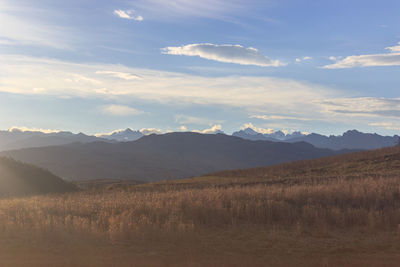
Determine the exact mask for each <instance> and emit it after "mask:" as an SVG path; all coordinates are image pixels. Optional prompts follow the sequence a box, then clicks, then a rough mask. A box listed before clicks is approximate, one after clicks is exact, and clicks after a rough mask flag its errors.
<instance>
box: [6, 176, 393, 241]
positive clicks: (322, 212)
mask: <svg viewBox="0 0 400 267" xmlns="http://www.w3.org/2000/svg"><path fill="white" fill-rule="evenodd" d="M399 224H400V179H398V178H364V179H353V180H348V179H345V178H343V179H340V178H338V179H336V180H334V181H332V180H330V181H325V182H316V183H314V184H310V183H305V184H295V185H285V184H275V185H270V186H265V185H253V186H229V187H220V188H200V189H197V188H189V189H179V190H174V189H173V187H169V189H168V190H149V191H146V190H143V191H138V190H132V191H129V190H128V191H123V190H110V191H107V190H105V191H101V192H100V191H93V192H80V193H69V194H61V195H48V196H37V197H31V198H14V199H1V200H0V233H7V232H16V231H18V232H24V231H25V232H31V233H32V232H36V233H42V234H43V235H46V234H52V233H54V232H67V233H75V234H88V235H93V236H98V237H102V238H107V239H110V240H129V239H131V238H135V237H137V236H140V235H144V234H146V233H151V232H155V231H158V232H160V231H161V232H164V233H168V232H169V233H174V234H176V233H188V232H193V231H196V229H205V228H207V229H214V228H215V229H222V228H224V229H226V228H229V227H240V226H251V225H254V226H258V227H259V226H265V227H274V226H279V227H288V228H292V229H301V230H302V231H309V230H311V229H314V230H315V229H324V230H341V229H343V230H352V229H362V230H363V231H371V232H377V231H393V232H395V231H397V230H398V227H399ZM314 230H313V231H314Z"/></svg>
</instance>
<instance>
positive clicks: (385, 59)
mask: <svg viewBox="0 0 400 267" xmlns="http://www.w3.org/2000/svg"><path fill="white" fill-rule="evenodd" d="M386 50H388V51H389V53H385V54H371V55H358V56H348V57H345V58H343V59H336V58H335V57H330V59H331V60H334V61H336V62H335V63H334V64H330V65H326V66H324V67H323V68H324V69H347V68H356V67H385V66H400V42H399V45H397V46H391V47H386Z"/></svg>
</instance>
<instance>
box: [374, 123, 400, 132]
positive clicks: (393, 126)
mask: <svg viewBox="0 0 400 267" xmlns="http://www.w3.org/2000/svg"><path fill="white" fill-rule="evenodd" d="M369 125H370V126H374V127H380V128H385V129H387V130H395V131H400V122H374V123H370V124H369Z"/></svg>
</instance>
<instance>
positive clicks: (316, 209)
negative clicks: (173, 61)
mask: <svg viewBox="0 0 400 267" xmlns="http://www.w3.org/2000/svg"><path fill="white" fill-rule="evenodd" d="M399 162H400V148H389V149H383V150H378V151H374V152H362V153H358V154H352V155H345V156H339V157H333V158H328V159H321V160H314V161H305V162H299V163H289V164H284V165H280V166H276V167H271V168H259V169H251V170H239V171H234V172H224V173H218V174H214V175H213V176H210V177H199V178H195V179H186V180H179V181H165V182H160V183H155V184H142V185H129V186H128V185H126V186H122V185H118V186H114V185H110V186H106V187H102V188H96V189H93V190H85V191H81V192H75V193H65V194H57V195H45V196H35V197H26V198H3V199H1V200H0V237H1V238H0V259H1V260H0V266H399V262H400V165H399Z"/></svg>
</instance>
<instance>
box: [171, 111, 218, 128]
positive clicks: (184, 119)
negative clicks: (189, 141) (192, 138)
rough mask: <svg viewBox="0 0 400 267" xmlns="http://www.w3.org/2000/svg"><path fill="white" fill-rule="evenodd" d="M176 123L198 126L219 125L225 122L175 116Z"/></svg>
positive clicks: (180, 115)
mask: <svg viewBox="0 0 400 267" xmlns="http://www.w3.org/2000/svg"><path fill="white" fill-rule="evenodd" d="M175 122H176V123H179V124H197V125H209V126H211V125H213V124H216V123H217V124H219V123H223V122H224V121H222V120H211V119H207V118H201V117H194V116H187V115H182V114H179V115H175Z"/></svg>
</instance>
